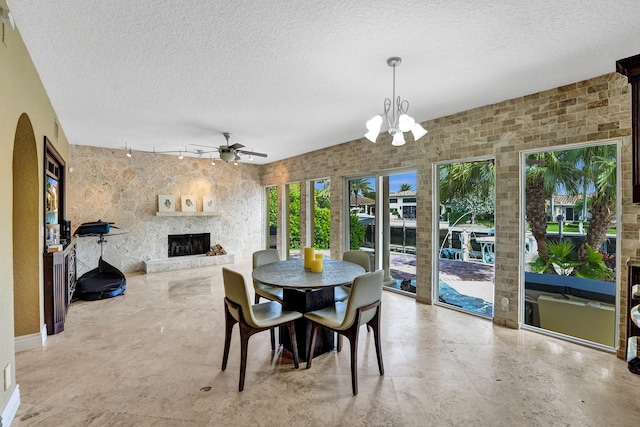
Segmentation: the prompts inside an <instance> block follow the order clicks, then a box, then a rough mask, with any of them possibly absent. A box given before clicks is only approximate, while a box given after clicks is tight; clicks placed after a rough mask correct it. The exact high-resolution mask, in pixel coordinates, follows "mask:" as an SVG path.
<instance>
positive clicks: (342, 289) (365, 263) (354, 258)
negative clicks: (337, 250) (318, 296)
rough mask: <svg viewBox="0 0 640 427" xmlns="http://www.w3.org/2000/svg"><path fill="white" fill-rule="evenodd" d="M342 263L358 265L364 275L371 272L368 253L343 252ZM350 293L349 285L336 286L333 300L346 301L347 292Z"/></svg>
mask: <svg viewBox="0 0 640 427" xmlns="http://www.w3.org/2000/svg"><path fill="white" fill-rule="evenodd" d="M342 260H343V261H349V262H352V263H354V264H358V265H360V266H362V268H364V271H365V273H368V272H369V271H371V259H370V258H369V253H368V252H365V251H345V252H344V253H343V254H342ZM350 291H351V284H348V285H343V286H336V289H335V300H336V301H346V299H347V298H349V292H350Z"/></svg>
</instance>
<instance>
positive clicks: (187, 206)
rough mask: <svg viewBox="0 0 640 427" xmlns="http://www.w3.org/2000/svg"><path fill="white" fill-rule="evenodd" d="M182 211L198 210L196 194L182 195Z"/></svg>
mask: <svg viewBox="0 0 640 427" xmlns="http://www.w3.org/2000/svg"><path fill="white" fill-rule="evenodd" d="M182 212H198V205H196V196H182Z"/></svg>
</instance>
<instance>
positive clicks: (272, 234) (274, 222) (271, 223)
mask: <svg viewBox="0 0 640 427" xmlns="http://www.w3.org/2000/svg"><path fill="white" fill-rule="evenodd" d="M265 196H266V197H265V198H266V205H267V206H266V213H267V218H266V224H267V233H266V236H267V242H266V247H267V249H278V187H276V186H275V185H274V186H270V187H266V189H265Z"/></svg>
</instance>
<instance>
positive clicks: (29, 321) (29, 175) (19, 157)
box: [13, 114, 42, 337]
mask: <svg viewBox="0 0 640 427" xmlns="http://www.w3.org/2000/svg"><path fill="white" fill-rule="evenodd" d="M40 169H41V168H40V167H39V163H38V151H37V144H36V138H35V134H34V132H33V126H32V125H31V120H30V119H29V116H27V114H22V115H21V116H20V119H18V124H17V126H16V134H15V139H14V145H13V310H14V333H15V336H16V337H21V336H25V335H31V334H39V333H40V329H41V325H42V322H41V316H40V313H41V312H42V309H41V307H42V298H41V297H40V295H41V292H40V240H41V239H40V236H39V233H38V229H39V218H40V215H41V213H40V209H39V206H40V204H39V200H40V199H39V194H40V193H39V188H40V187H41V182H40V179H39V176H38V171H39V170H40Z"/></svg>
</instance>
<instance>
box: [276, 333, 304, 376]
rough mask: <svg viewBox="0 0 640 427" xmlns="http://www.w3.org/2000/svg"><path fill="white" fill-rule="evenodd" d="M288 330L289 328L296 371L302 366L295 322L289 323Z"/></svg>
mask: <svg viewBox="0 0 640 427" xmlns="http://www.w3.org/2000/svg"><path fill="white" fill-rule="evenodd" d="M287 328H289V340H290V341H291V353H293V366H294V367H295V368H296V369H298V368H299V367H300V364H299V363H298V341H297V340H296V328H295V325H294V324H293V322H289V323H287ZM272 331H273V329H272Z"/></svg>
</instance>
